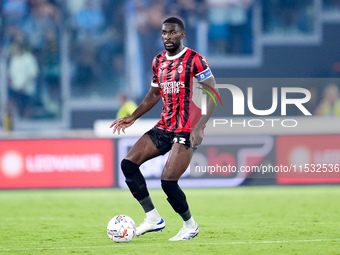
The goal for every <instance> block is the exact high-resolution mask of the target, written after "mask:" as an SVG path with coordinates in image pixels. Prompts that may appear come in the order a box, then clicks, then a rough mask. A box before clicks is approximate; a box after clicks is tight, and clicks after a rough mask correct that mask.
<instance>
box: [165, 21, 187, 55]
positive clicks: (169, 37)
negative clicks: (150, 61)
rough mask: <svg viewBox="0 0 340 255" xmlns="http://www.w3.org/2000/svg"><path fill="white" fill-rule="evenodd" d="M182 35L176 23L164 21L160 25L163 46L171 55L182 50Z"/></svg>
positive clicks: (182, 32)
mask: <svg viewBox="0 0 340 255" xmlns="http://www.w3.org/2000/svg"><path fill="white" fill-rule="evenodd" d="M184 35H185V33H184V31H182V30H181V29H180V27H179V26H178V25H177V24H172V23H164V24H163V25H162V40H163V43H164V47H165V49H166V50H167V51H168V52H169V53H170V54H172V55H176V54H177V53H179V52H180V51H181V50H182V48H183V38H184Z"/></svg>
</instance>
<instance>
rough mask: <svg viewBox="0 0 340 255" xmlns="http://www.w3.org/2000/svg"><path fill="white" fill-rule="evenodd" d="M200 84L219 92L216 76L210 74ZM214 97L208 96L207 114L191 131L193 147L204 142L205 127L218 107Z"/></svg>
mask: <svg viewBox="0 0 340 255" xmlns="http://www.w3.org/2000/svg"><path fill="white" fill-rule="evenodd" d="M200 84H201V85H202V87H203V88H204V89H207V90H208V91H211V89H210V87H212V88H213V89H214V90H215V91H216V92H218V90H217V89H216V81H215V78H214V76H210V77H209V78H207V79H205V80H204V81H201V82H200ZM211 95H212V96H213V97H214V99H215V101H216V100H218V99H217V95H216V94H215V93H211ZM214 99H213V98H212V97H210V96H208V97H207V113H206V114H205V115H203V114H202V116H201V118H200V119H199V121H198V123H197V125H196V126H195V128H194V129H193V130H192V131H191V134H190V143H191V147H193V148H195V147H197V145H200V144H201V143H202V140H203V129H204V127H205V125H206V123H207V122H208V120H209V119H210V117H211V114H212V113H213V111H214V110H215V107H216V105H215V102H214Z"/></svg>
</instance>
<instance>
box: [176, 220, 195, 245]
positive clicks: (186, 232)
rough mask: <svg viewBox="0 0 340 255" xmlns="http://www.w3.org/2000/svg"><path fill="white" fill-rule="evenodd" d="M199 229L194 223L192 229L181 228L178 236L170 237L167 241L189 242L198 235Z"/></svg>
mask: <svg viewBox="0 0 340 255" xmlns="http://www.w3.org/2000/svg"><path fill="white" fill-rule="evenodd" d="M198 232H199V228H198V224H197V223H195V227H194V228H188V227H183V228H181V229H180V230H179V232H178V234H177V235H175V236H174V237H171V238H170V239H169V241H180V240H190V239H193V238H194V237H195V236H197V235H198Z"/></svg>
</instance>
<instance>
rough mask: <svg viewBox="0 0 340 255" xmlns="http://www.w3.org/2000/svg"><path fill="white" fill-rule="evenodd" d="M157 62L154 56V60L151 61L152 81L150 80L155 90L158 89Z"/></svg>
mask: <svg viewBox="0 0 340 255" xmlns="http://www.w3.org/2000/svg"><path fill="white" fill-rule="evenodd" d="M157 62H158V58H157V56H156V57H154V59H153V61H152V79H151V86H152V87H156V88H158V83H159V80H158V68H157V65H158V63H157Z"/></svg>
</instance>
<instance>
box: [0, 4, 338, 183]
mask: <svg viewBox="0 0 340 255" xmlns="http://www.w3.org/2000/svg"><path fill="white" fill-rule="evenodd" d="M0 8H1V9H0V13H1V20H0V35H1V45H0V105H1V117H2V118H1V119H2V131H1V141H0V160H1V168H0V169H1V171H0V176H1V178H0V188H2V189H7V188H10V189H13V188H65V187H114V186H119V187H124V188H125V184H124V181H123V179H122V176H121V174H120V171H119V162H120V160H121V159H122V157H124V155H125V154H126V151H127V150H128V148H130V146H131V145H132V144H133V142H134V141H135V139H136V138H135V137H134V136H137V135H138V133H137V134H136V133H134V134H132V132H131V134H132V136H133V137H125V136H124V137H117V136H113V135H111V134H110V130H109V128H108V125H107V123H110V122H111V121H112V120H113V119H114V118H115V114H116V112H117V111H118V109H119V107H120V105H119V103H118V99H117V96H118V95H119V94H120V93H126V94H128V96H129V97H130V99H132V100H134V101H135V102H137V103H139V102H141V100H142V98H143V96H144V94H145V93H146V91H147V90H148V87H149V83H150V77H151V68H150V66H151V60H152V58H153V56H154V55H155V54H157V53H158V52H160V51H163V46H162V42H161V38H160V24H161V22H162V21H163V20H164V18H165V17H168V16H170V15H176V16H179V17H181V18H182V19H183V20H184V21H185V24H186V39H185V45H186V46H189V47H191V48H193V49H195V50H197V51H199V52H200V53H201V54H203V55H205V56H206V57H207V59H208V61H209V63H210V65H211V68H212V70H213V72H214V75H215V77H216V78H217V79H222V78H223V79H229V78H230V79H232V78H247V79H249V80H250V81H251V80H252V79H254V80H255V79H259V78H260V79H263V78H294V79H302V80H304V79H306V78H308V79H315V80H317V79H319V78H322V79H321V80H320V79H319V80H318V82H315V83H310V82H305V83H303V84H302V85H299V86H300V87H305V88H307V89H308V90H309V91H310V92H311V93H312V99H311V100H310V102H309V103H308V105H306V107H307V109H308V110H309V111H310V112H311V113H313V116H312V117H303V116H301V115H302V114H301V112H299V111H296V109H291V111H290V112H289V117H290V118H299V121H301V122H300V123H305V122H308V121H310V120H311V121H312V125H311V126H312V128H311V129H309V130H308V132H304V130H301V129H296V133H294V131H293V132H290V133H286V132H285V131H275V130H272V131H268V132H266V131H263V132H260V133H259V132H258V131H256V132H254V130H249V129H247V130H246V131H244V132H241V133H237V134H234V135H233V133H230V132H229V136H226V135H221V134H220V135H219V136H213V135H207V137H206V139H205V143H204V144H203V145H202V146H201V154H202V155H205V157H206V158H205V159H204V160H205V161H204V162H208V163H216V162H218V163H221V164H232V165H237V166H240V165H250V166H251V165H260V164H272V165H278V164H283V165H290V164H327V165H330V164H333V165H336V164H339V163H340V146H339V143H338V141H339V138H340V136H339V130H340V129H339V128H337V127H340V123H339V116H316V115H319V114H317V111H316V109H317V107H318V105H319V104H320V103H321V102H323V100H325V97H324V95H325V88H326V87H327V85H328V84H329V83H334V84H335V85H336V87H337V88H338V89H339V86H340V83H339V78H340V77H339V76H340V51H339V45H340V35H339V33H338V31H339V29H340V1H338V0H299V1H293V0H275V1H269V0H263V1H252V0H243V1H232V0H230V1H217V0H196V1H194V0H191V1H181V0H177V1H176V0H168V1H156V0H155V1H151V0H150V1H147V0H146V1H132V0H127V1H109V0H96V1H93V0H79V1H71V0H67V1H58V0H54V1H53V0H50V1H48V0H30V1H26V0H3V1H1V6H0ZM249 80H248V81H249ZM300 81H301V80H300ZM23 84H24V85H23ZM294 85H295V84H292V86H294ZM20 86H21V87H20ZM23 86H27V87H29V88H30V89H27V90H26V91H25V93H21V92H22V91H21V90H20V88H22V87H23ZM249 86H252V87H254V85H253V84H252V83H248V84H245V85H244V87H241V89H242V90H244V91H245V90H246V88H247V87H249ZM273 86H276V87H280V86H281V85H280V84H271V83H269V84H266V85H263V86H261V84H260V85H256V95H257V98H255V99H254V100H255V102H256V107H257V108H259V109H267V108H268V106H270V105H271V97H270V91H269V96H268V94H266V93H268V88H269V89H270V88H271V87H273ZM333 94H336V93H333ZM229 96H230V95H229ZM337 100H339V98H337ZM222 101H223V102H225V104H224V105H223V107H221V106H219V107H218V108H217V109H216V111H215V112H214V115H213V116H214V117H228V118H231V117H233V116H232V115H231V113H230V112H228V108H230V107H229V106H230V104H231V103H230V102H231V101H230V98H228V95H226V94H222ZM158 106H159V107H158V109H157V107H156V108H155V109H153V110H151V111H150V112H149V113H147V114H146V115H145V116H144V117H143V118H142V121H145V123H147V124H146V125H148V124H150V123H151V122H152V120H153V119H156V118H158V116H159V114H160V107H161V105H160V104H159V105H158ZM266 107H267V108H266ZM294 110H295V111H294ZM245 117H247V118H248V117H249V118H250V117H252V115H251V114H250V113H249V112H246V115H245ZM272 117H277V118H279V117H280V116H279V112H275V113H274V114H273V115H272ZM307 118H308V119H307ZM310 118H312V119H310ZM9 123H11V125H9ZM96 123H97V124H96ZM140 125H141V126H142V125H144V122H143V123H140ZM103 126H104V127H107V128H105V130H104V131H103ZM141 126H138V129H139V127H141ZM8 129H11V131H8ZM131 130H132V128H131ZM127 131H128V132H129V130H127ZM226 134H228V130H226ZM163 165H164V159H156V160H155V161H150V163H148V164H146V165H145V166H144V168H145V169H144V170H143V171H144V173H145V175H146V177H147V179H148V183H149V186H150V187H159V186H158V185H159V182H158V181H156V180H157V179H158V178H159V176H160V172H161V169H162V166H163ZM150 166H152V167H150ZM188 171H189V170H188ZM251 177H252V178H248V179H247V178H244V177H240V176H238V177H235V178H234V177H231V176H225V175H219V174H217V175H208V174H206V175H201V176H197V175H196V176H193V175H189V172H188V173H187V174H186V175H185V176H184V177H183V180H182V182H183V185H184V187H202V186H203V185H204V186H206V187H217V186H222V187H225V186H237V185H254V184H262V185H267V184H291V183H339V174H337V175H336V174H335V175H331V176H325V175H321V176H317V178H316V177H315V176H314V175H313V177H311V176H309V175H307V176H305V175H303V176H302V175H297V176H296V175H293V176H288V177H287V176H279V175H270V176H268V175H266V176H265V178H258V176H251ZM326 177H327V178H326Z"/></svg>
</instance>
